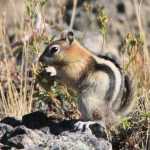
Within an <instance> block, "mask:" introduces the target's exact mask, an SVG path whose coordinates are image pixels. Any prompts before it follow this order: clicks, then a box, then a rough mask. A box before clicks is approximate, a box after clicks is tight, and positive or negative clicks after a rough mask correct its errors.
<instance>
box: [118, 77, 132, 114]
mask: <svg viewBox="0 0 150 150" xmlns="http://www.w3.org/2000/svg"><path fill="white" fill-rule="evenodd" d="M133 103H134V101H133V82H132V81H131V79H130V78H129V76H128V75H125V76H124V91H123V97H122V100H121V105H120V110H119V112H120V113H122V114H124V115H127V114H128V113H129V112H130V111H131V108H132V106H133Z"/></svg>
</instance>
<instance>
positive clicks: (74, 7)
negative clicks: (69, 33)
mask: <svg viewBox="0 0 150 150" xmlns="http://www.w3.org/2000/svg"><path fill="white" fill-rule="evenodd" d="M77 3H78V0H73V10H72V16H71V21H70V29H72V28H73V25H74V19H75V15H76V9H77Z"/></svg>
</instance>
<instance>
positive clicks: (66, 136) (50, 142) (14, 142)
mask: <svg viewBox="0 0 150 150" xmlns="http://www.w3.org/2000/svg"><path fill="white" fill-rule="evenodd" d="M38 115H39V113H31V114H28V115H25V118H26V117H27V118H26V119H25V120H26V121H25V124H24V123H23V122H24V119H23V122H22V125H19V124H18V126H16V127H15V128H13V127H12V126H10V125H7V124H4V123H0V149H12V150H13V149H25V150H43V149H46V150H76V149H78V150H92V149H93V150H94V149H95V150H111V149H112V145H111V143H110V142H109V141H108V140H106V137H105V136H100V135H98V136H97V137H100V138H97V137H96V136H95V135H96V134H94V132H91V131H92V128H95V127H98V128H97V129H96V128H95V129H94V130H95V131H96V132H98V131H99V126H97V125H96V126H95V127H92V128H90V129H91V131H90V132H89V131H85V132H81V131H75V130H73V127H74V126H73V124H74V121H73V122H72V121H71V122H70V121H68V120H67V121H63V122H60V123H59V122H57V123H56V122H52V120H49V122H48V124H44V125H45V127H43V121H42V118H40V119H39V123H38V126H35V125H34V129H32V128H33V126H32V125H31V126H30V125H29V123H30V122H31V123H32V120H33V121H34V120H35V123H36V121H37V120H36V119H37V118H36V117H37V116H38ZM42 115H43V114H42ZM39 116H40V117H41V114H40V115H39ZM28 117H29V118H28ZM34 117H35V119H34ZM23 118H24V117H23ZM6 123H7V122H6ZM8 123H9V122H8ZM40 123H41V124H40ZM26 124H28V126H25V125H26ZM40 125H41V128H40ZM29 127H31V128H29ZM42 127H43V128H42ZM69 127H71V128H69ZM100 133H101V131H100Z"/></svg>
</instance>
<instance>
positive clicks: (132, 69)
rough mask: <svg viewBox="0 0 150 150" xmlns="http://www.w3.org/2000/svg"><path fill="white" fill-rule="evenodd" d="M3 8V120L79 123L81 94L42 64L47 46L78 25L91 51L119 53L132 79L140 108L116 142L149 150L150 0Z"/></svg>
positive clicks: (26, 2)
mask: <svg viewBox="0 0 150 150" xmlns="http://www.w3.org/2000/svg"><path fill="white" fill-rule="evenodd" d="M76 2H77V4H76ZM0 8H1V9H0V118H3V117H5V116H17V117H21V116H22V115H24V114H26V113H29V112H33V111H36V110H42V111H44V112H45V113H47V114H48V115H49V117H53V118H61V119H64V118H65V119H77V118H79V116H80V113H79V112H78V110H77V107H76V105H75V102H76V100H77V99H78V95H77V94H76V93H75V92H74V91H72V90H71V89H68V88H67V87H65V86H64V85H61V84H60V83H57V82H55V81H52V80H50V79H49V75H48V74H46V73H45V71H44V70H42V69H39V66H40V65H39V64H38V56H39V55H40V53H41V52H42V51H43V50H44V48H45V45H46V44H47V43H48V42H50V41H51V40H53V39H54V38H55V37H56V36H57V35H58V34H59V33H60V32H61V31H63V30H64V29H68V28H69V27H70V26H72V28H73V29H74V31H75V34H76V37H77V39H79V40H80V42H81V43H82V44H83V45H84V46H85V47H87V48H88V49H90V50H91V51H93V52H94V53H96V54H101V53H103V54H106V53H107V54H108V53H113V54H115V56H116V57H118V59H119V61H120V62H121V63H122V64H123V68H124V71H125V72H128V73H129V74H130V76H131V77H132V80H133V83H134V84H133V91H134V101H135V102H136V103H135V106H134V110H133V112H132V113H131V115H130V116H129V117H126V118H122V121H121V125H120V129H119V130H118V131H117V133H116V132H115V133H113V135H114V139H115V142H114V143H115V144H116V145H118V143H117V142H119V145H121V144H120V143H121V142H122V141H124V142H122V145H125V143H127V144H126V146H128V147H131V149H132V148H133V147H134V148H135V149H140V148H143V149H144V148H147V147H148V145H149V144H150V136H149V134H150V131H149V130H150V129H149V124H150V122H149V118H150V111H149V110H150V55H149V53H150V43H149V41H150V17H149V14H150V1H149V0H126V1H125V0H55V1H54V0H1V1H0ZM73 9H74V11H75V17H74V18H73V14H72V12H73ZM43 77H44V78H43ZM127 136H128V138H127ZM139 137H142V139H140V138H139ZM118 138H119V140H116V139H118ZM116 141H117V142H116ZM115 144H114V145H115ZM122 147H123V146H122ZM120 149H121V148H120Z"/></svg>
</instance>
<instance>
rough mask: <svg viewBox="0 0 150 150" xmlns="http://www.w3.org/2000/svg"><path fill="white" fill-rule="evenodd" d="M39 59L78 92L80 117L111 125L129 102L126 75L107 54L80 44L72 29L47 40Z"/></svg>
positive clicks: (126, 107)
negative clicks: (48, 41) (96, 53)
mask: <svg viewBox="0 0 150 150" xmlns="http://www.w3.org/2000/svg"><path fill="white" fill-rule="evenodd" d="M91 40H92V39H91ZM39 61H40V62H42V63H43V64H46V65H47V66H53V67H54V68H55V69H56V79H57V80H59V81H61V82H63V83H65V84H67V85H68V86H70V87H72V88H74V89H75V90H77V91H78V93H79V97H80V98H79V102H78V106H79V110H80V111H81V114H82V118H83V119H84V120H91V121H95V120H96V121H97V120H103V121H104V122H105V123H106V124H112V123H114V122H115V121H116V118H117V116H119V115H121V114H124V113H125V112H126V111H127V110H128V107H129V106H130V104H131V101H132V100H131V93H132V92H131V86H130V83H129V79H128V76H126V75H125V74H124V73H123V71H122V69H121V67H120V65H119V64H118V63H117V61H115V60H113V59H112V58H111V57H107V56H96V55H94V54H93V53H92V52H90V51H89V50H87V49H86V48H84V47H82V46H81V45H80V43H79V42H78V41H77V40H75V38H74V33H73V32H72V31H68V32H63V33H62V34H61V37H60V38H59V39H58V40H56V41H54V42H52V43H50V44H49V45H48V46H47V47H46V49H45V51H44V52H43V54H42V55H41V56H40V58H39Z"/></svg>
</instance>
